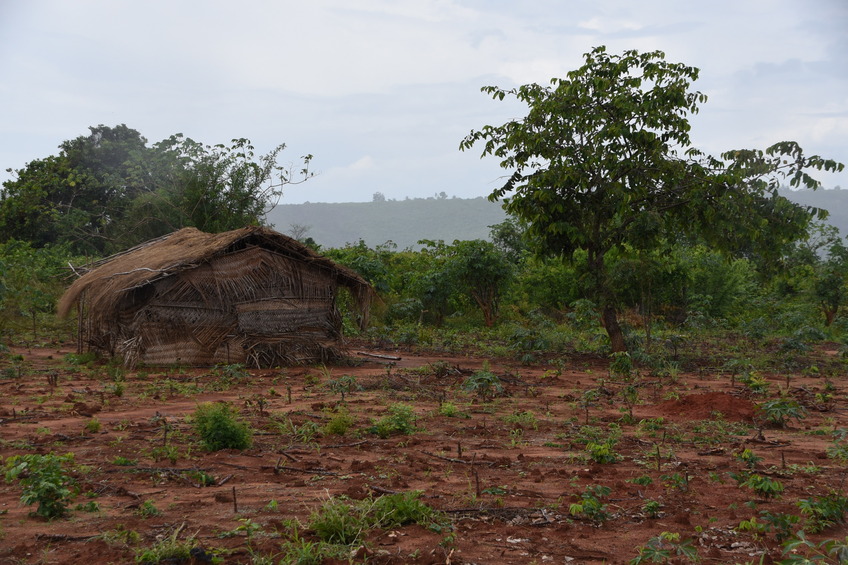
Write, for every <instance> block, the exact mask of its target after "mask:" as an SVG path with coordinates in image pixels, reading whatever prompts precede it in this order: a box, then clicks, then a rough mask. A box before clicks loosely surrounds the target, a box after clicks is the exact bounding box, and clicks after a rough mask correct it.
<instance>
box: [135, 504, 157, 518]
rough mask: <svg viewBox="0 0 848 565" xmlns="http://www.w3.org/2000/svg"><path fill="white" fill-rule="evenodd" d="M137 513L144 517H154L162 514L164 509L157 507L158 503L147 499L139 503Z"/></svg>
mask: <svg viewBox="0 0 848 565" xmlns="http://www.w3.org/2000/svg"><path fill="white" fill-rule="evenodd" d="M136 514H138V515H139V516H140V517H142V518H153V517H155V516H161V515H162V511H161V510H159V509H158V508H156V503H155V502H153V501H152V500H145V501H144V502H142V503H141V504H139V505H138V510H136Z"/></svg>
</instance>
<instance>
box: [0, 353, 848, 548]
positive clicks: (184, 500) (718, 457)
mask: <svg viewBox="0 0 848 565" xmlns="http://www.w3.org/2000/svg"><path fill="white" fill-rule="evenodd" d="M360 351H362V349H360ZM68 353H69V352H68V351H66V350H62V349H35V350H16V351H13V355H10V356H8V359H6V360H4V361H2V365H0V370H2V375H0V377H2V378H0V434H2V435H0V438H2V444H0V454H2V456H3V461H2V464H3V472H4V473H5V475H6V479H7V480H6V481H5V482H2V483H0V563H44V564H47V563H127V562H133V561H136V562H146V563H157V562H161V563H165V562H168V563H175V562H186V563H187V562H190V561H189V558H190V559H192V560H193V561H191V562H197V563H201V562H213V561H217V562H221V563H348V562H353V563H361V562H369V563H442V564H444V563H522V564H525V563H540V564H541V563H573V564H582V563H585V564H594V563H628V562H630V563H651V562H654V563H663V562H666V563H672V562H674V563H687V562H695V560H700V562H702V563H722V564H726V563H761V562H762V563H770V562H774V561H779V560H781V559H784V560H785V559H796V558H797V559H800V556H808V557H809V558H811V559H813V558H817V557H821V558H822V559H825V556H826V555H827V553H828V551H831V550H832V549H833V547H832V544H831V545H827V544H826V543H825V544H824V545H821V542H822V541H823V540H835V539H836V540H838V538H839V537H840V536H841V537H843V538H844V536H845V531H844V525H843V522H842V521H843V519H844V516H845V511H846V509H848V500H846V498H845V485H844V480H845V476H846V459H848V440H846V439H845V438H844V437H843V436H842V435H840V433H841V432H840V431H841V430H844V429H845V428H846V427H848V422H846V414H845V409H846V397H845V381H844V369H842V368H840V367H841V366H840V364H839V363H838V361H837V360H836V359H835V357H833V355H832V354H829V353H827V352H820V353H819V354H818V367H819V370H812V369H811V370H807V371H802V372H798V373H797V374H791V375H787V374H780V375H778V374H763V373H758V372H755V371H751V370H748V369H744V368H743V369H739V370H737V369H733V370H728V369H726V368H714V367H698V368H696V370H695V371H693V372H678V371H664V372H660V373H656V374H654V373H650V372H647V371H642V372H641V373H640V372H637V371H635V370H633V369H632V368H631V367H630V366H629V364H627V365H626V366H622V364H620V363H619V364H616V363H615V361H620V360H614V363H613V370H611V369H610V363H609V361H608V360H605V359H601V358H592V357H568V358H562V359H556V360H551V361H550V362H546V363H538V364H536V365H530V366H528V365H521V364H518V363H513V362H506V361H502V360H496V359H493V360H485V359H480V358H474V357H450V358H448V357H426V356H422V355H416V354H411V353H397V352H380V351H373V352H372V353H379V354H385V355H387V356H396V357H399V358H398V359H388V358H378V357H369V356H360V357H359V361H358V362H357V363H354V364H352V365H351V366H343V367H342V366H337V367H308V368H291V369H276V370H245V369H244V368H242V367H239V366H224V367H217V368H215V369H205V370H204V369H169V370H163V369H161V368H158V369H154V368H148V369H141V370H136V371H132V372H128V371H124V370H123V369H121V368H119V367H115V366H109V365H103V364H97V363H91V362H87V360H86V359H84V358H78V357H75V356H72V355H70V356H69V355H68ZM825 367H827V369H824V368H825ZM840 371H841V372H840ZM842 433H844V432H842ZM22 497H23V499H24V500H25V501H26V502H29V503H30V504H24V503H23V502H22ZM799 530H803V531H804V532H805V535H806V538H804V540H806V543H800V545H799V546H798V547H797V548H796V550H795V552H794V553H786V554H784V550H783V548H782V547H781V546H782V543H783V542H785V541H786V540H791V539H794V536H796V532H798V531H799ZM801 541H803V540H801ZM179 556H184V557H186V559H185V560H184V561H180V560H179V559H174V558H175V557H177V558H179ZM168 559H171V560H170V561H169V560H168ZM761 559H762V561H761ZM826 559H827V560H826V561H825V560H823V561H821V562H834V563H835V562H838V557H836V553H833V554H832V555H830V556H827V557H826ZM799 562H800V561H799Z"/></svg>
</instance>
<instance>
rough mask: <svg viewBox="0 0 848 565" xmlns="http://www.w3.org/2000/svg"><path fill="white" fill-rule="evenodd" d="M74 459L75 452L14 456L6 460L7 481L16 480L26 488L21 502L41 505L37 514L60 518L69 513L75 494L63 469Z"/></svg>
mask: <svg viewBox="0 0 848 565" xmlns="http://www.w3.org/2000/svg"><path fill="white" fill-rule="evenodd" d="M73 460H74V455H73V453H68V454H66V455H55V454H53V453H48V454H47V455H37V454H28V455H15V456H12V457H9V458H8V459H6V465H5V477H6V481H7V482H12V481H14V480H17V481H18V482H19V483H20V484H21V486H23V494H21V502H22V503H24V504H26V505H31V504H35V503H38V508H37V509H36V511H35V513H36V514H37V515H39V516H43V517H45V518H59V517H61V516H64V515H65V513H66V512H67V510H68V504H69V503H70V502H71V497H72V495H73V488H72V486H73V484H74V480H73V478H72V477H70V476H68V475H67V474H66V473H65V469H64V465H65V464H66V463H72V462H73Z"/></svg>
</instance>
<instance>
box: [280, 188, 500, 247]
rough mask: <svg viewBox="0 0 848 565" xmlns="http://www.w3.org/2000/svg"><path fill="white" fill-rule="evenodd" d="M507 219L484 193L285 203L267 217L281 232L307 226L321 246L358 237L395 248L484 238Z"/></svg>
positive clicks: (374, 244) (310, 235)
mask: <svg viewBox="0 0 848 565" xmlns="http://www.w3.org/2000/svg"><path fill="white" fill-rule="evenodd" d="M505 219H506V213H505V212H504V211H503V210H502V209H501V205H500V204H498V203H492V202H489V201H488V200H487V199H485V198H482V197H481V198H472V199H463V198H426V199H425V198H416V199H410V200H388V201H382V202H346V203H306V204H286V205H280V206H277V207H276V208H274V210H272V211H271V213H270V214H268V221H269V222H270V223H271V224H273V225H274V229H276V230H277V231H279V232H281V233H287V234H291V233H292V227H293V226H302V227H307V228H308V230H307V231H306V233H305V237H311V238H312V239H314V240H315V242H316V243H318V244H320V245H321V246H323V247H343V246H344V245H345V244H346V243H356V242H357V241H359V240H360V239H362V240H363V241H365V243H366V244H367V245H368V246H370V247H374V246H376V245H380V244H383V243H386V242H387V241H389V240H391V241H393V242H394V243H396V244H397V246H398V249H405V248H407V247H413V248H418V245H417V243H418V241H419V240H421V239H432V240H438V239H442V240H444V241H446V242H448V243H452V242H453V241H454V240H455V239H459V240H468V239H488V238H489V226H491V225H494V224H499V223H501V222H502V221H504V220H505Z"/></svg>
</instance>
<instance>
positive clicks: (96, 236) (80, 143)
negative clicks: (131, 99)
mask: <svg viewBox="0 0 848 565" xmlns="http://www.w3.org/2000/svg"><path fill="white" fill-rule="evenodd" d="M89 130H90V134H89V135H85V136H80V137H77V138H75V139H73V140H70V141H65V142H63V143H62V144H61V145H60V146H59V148H60V150H61V151H60V153H59V155H58V156H50V157H47V158H45V159H37V160H34V161H32V162H30V163H28V164H27V165H26V167H25V168H24V169H21V170H19V171H16V173H17V178H16V179H14V180H10V181H6V182H5V183H3V191H2V195H0V241H7V240H9V239H11V238H17V239H22V240H26V241H29V242H31V243H32V244H33V245H36V246H38V247H41V246H43V245H46V244H49V243H63V242H69V243H71V244H72V245H73V246H74V248H75V249H76V250H77V251H80V252H86V253H101V252H103V251H104V250H107V249H109V248H110V242H111V241H112V239H113V237H114V230H115V227H116V226H118V225H119V224H120V223H121V221H122V219H123V218H124V216H125V213H126V209H127V207H128V205H129V203H130V201H131V200H132V199H133V198H134V197H135V196H136V195H137V193H138V192H139V191H140V190H141V189H142V187H143V186H145V185H146V184H147V183H148V182H149V180H150V179H147V178H144V177H142V176H140V175H139V172H140V171H141V168H140V166H139V164H140V163H142V162H143V161H145V160H146V159H147V152H149V151H150V150H149V149H148V148H147V147H146V143H147V141H146V140H145V139H144V138H143V137H142V136H141V135H140V134H139V133H138V132H137V131H135V130H133V129H130V128H128V127H127V126H125V125H123V124H122V125H119V126H116V127H114V128H111V127H107V126H103V125H100V126H97V127H91V128H89Z"/></svg>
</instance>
